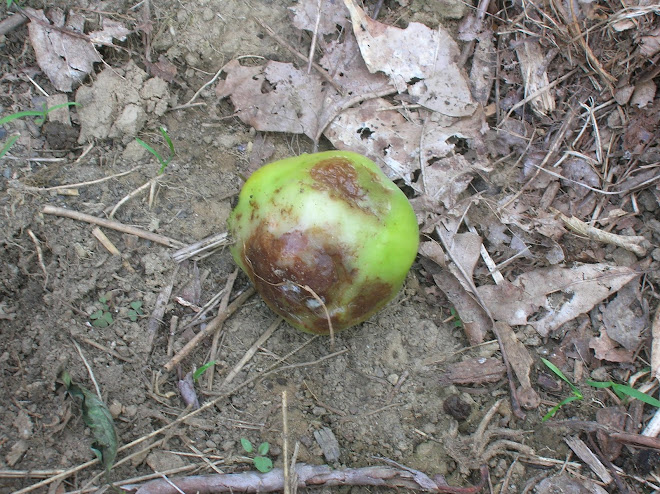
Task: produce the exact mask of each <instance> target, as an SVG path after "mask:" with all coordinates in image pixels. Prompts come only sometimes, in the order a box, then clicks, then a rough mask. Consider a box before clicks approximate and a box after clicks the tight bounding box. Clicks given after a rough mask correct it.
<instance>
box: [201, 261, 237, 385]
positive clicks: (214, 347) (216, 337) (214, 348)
mask: <svg viewBox="0 0 660 494" xmlns="http://www.w3.org/2000/svg"><path fill="white" fill-rule="evenodd" d="M237 276H238V269H235V270H234V272H233V273H231V274H230V275H229V276H228V277H227V283H226V284H225V289H224V292H225V295H224V297H222V300H221V301H220V309H219V312H224V311H225V310H227V306H228V305H229V297H230V296H231V291H232V289H233V288H234V282H235V281H236V277H237ZM221 330H222V324H221V325H220V326H218V329H216V330H215V333H213V341H212V343H211V351H210V357H209V361H210V362H214V361H215V360H216V358H217V353H218V342H219V341H220V334H221ZM206 374H207V375H208V378H207V380H206V387H207V389H208V390H209V391H210V390H211V389H213V376H214V374H215V364H214V363H212V364H211V365H210V366H209V368H208V372H207V373H206Z"/></svg>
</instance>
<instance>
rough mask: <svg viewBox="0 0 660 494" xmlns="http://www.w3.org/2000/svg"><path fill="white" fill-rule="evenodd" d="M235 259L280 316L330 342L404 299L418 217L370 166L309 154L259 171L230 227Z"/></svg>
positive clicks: (344, 155)
mask: <svg viewBox="0 0 660 494" xmlns="http://www.w3.org/2000/svg"><path fill="white" fill-rule="evenodd" d="M228 226H229V232H230V234H231V235H232V236H233V239H234V241H235V243H234V244H233V246H232V247H231V253H232V256H233V257H234V260H235V261H236V263H237V264H238V265H239V266H240V267H241V269H242V270H243V271H244V272H245V273H246V274H247V275H248V277H249V278H250V280H251V281H252V283H254V285H255V287H256V289H257V291H258V292H259V294H260V295H261V296H262V298H263V299H264V300H265V302H266V303H267V304H268V305H269V306H270V308H271V309H272V310H273V311H275V312H276V313H277V314H279V315H281V316H282V317H283V318H284V319H286V320H287V321H288V322H289V323H290V324H291V325H292V326H294V327H296V328H298V329H301V330H302V331H305V332H309V333H315V334H328V333H329V326H328V320H327V316H326V312H325V310H324V307H323V305H325V308H326V309H327V311H328V314H329V316H330V318H331V321H332V326H333V330H334V331H335V332H336V331H340V330H342V329H346V328H348V327H351V326H353V325H355V324H358V323H360V322H362V321H364V320H366V319H367V318H369V317H370V316H371V315H372V314H374V313H375V312H377V311H378V310H379V309H381V308H382V307H383V306H385V304H387V303H388V302H389V301H390V300H392V298H394V297H395V296H396V294H397V293H398V291H399V289H400V288H401V285H402V284H403V282H404V280H405V277H406V275H407V273H408V271H409V270H410V266H411V265H412V263H413V261H414V259H415V256H416V254H417V247H418V243H419V231H418V228H417V219H416V217H415V213H414V211H413V209H412V207H411V206H410V203H409V202H408V199H407V198H406V196H405V195H404V194H403V192H401V190H400V189H399V188H398V187H397V186H396V185H395V184H394V183H393V182H392V181H390V180H389V179H388V178H387V177H386V176H385V174H384V173H383V172H382V171H381V170H380V168H378V166H377V165H376V164H375V163H374V162H373V161H371V160H369V159H368V158H365V157H364V156H361V155H359V154H357V153H352V152H348V151H327V152H323V153H316V154H304V155H302V156H297V157H293V158H287V159H284V160H280V161H276V162H274V163H270V164H268V165H265V166H263V167H262V168H260V169H259V170H257V171H256V172H255V173H254V174H252V176H251V177H250V178H249V179H248V180H247V181H246V182H245V184H244V186H243V189H242V190H241V193H240V195H239V198H238V204H237V206H236V208H234V210H233V211H232V213H231V215H230V217H229V220H228ZM321 302H323V303H321Z"/></svg>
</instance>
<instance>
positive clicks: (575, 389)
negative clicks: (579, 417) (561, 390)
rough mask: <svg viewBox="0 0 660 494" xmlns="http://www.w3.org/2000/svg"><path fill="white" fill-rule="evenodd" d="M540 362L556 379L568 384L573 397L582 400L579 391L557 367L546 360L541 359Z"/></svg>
mask: <svg viewBox="0 0 660 494" xmlns="http://www.w3.org/2000/svg"><path fill="white" fill-rule="evenodd" d="M541 360H542V361H543V363H544V364H545V365H546V366H547V367H548V369H550V370H551V371H552V372H554V373H555V374H556V375H557V377H559V378H560V379H562V380H563V381H564V382H566V384H568V385H569V386H570V387H571V390H572V391H573V394H574V395H575V396H577V397H578V398H579V399H582V398H583V396H582V393H581V392H580V390H579V389H577V388H576V387H575V386H574V385H573V383H572V382H571V381H569V380H568V378H567V377H566V376H565V375H564V373H563V372H562V371H561V370H559V367H557V366H556V365H555V364H553V363H552V362H550V361H549V360H547V359H544V358H541Z"/></svg>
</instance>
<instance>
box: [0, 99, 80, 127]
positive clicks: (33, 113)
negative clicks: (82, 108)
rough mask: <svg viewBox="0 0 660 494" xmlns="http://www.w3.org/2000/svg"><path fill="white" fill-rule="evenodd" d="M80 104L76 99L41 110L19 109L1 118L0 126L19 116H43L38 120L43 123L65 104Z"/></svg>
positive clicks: (39, 123)
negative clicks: (51, 113)
mask: <svg viewBox="0 0 660 494" xmlns="http://www.w3.org/2000/svg"><path fill="white" fill-rule="evenodd" d="M74 105H76V106H78V105H80V103H76V102H75V101H69V102H68V103H62V104H60V105H55V106H51V107H50V108H46V109H45V110H42V111H39V110H27V111H19V112H16V113H12V114H11V115H7V116H6V117H3V118H0V126H2V125H4V124H6V123H9V122H11V121H12V120H16V119H18V118H23V117H41V118H40V119H39V120H37V123H38V125H41V124H43V123H44V122H45V121H46V116H47V115H48V114H49V113H50V112H52V111H54V110H59V109H60V108H64V107H65V106H74Z"/></svg>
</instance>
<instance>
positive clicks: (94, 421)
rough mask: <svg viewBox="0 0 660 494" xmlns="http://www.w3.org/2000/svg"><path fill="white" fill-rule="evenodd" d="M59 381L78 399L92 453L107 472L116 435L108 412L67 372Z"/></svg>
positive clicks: (115, 442) (100, 401)
mask: <svg viewBox="0 0 660 494" xmlns="http://www.w3.org/2000/svg"><path fill="white" fill-rule="evenodd" d="M60 379H61V380H62V382H63V383H64V385H65V386H66V389H67V391H68V392H69V394H70V395H71V396H73V397H75V398H80V400H81V403H82V416H83V422H85V425H86V426H87V427H89V429H90V430H91V431H92V435H93V436H94V442H93V443H92V451H93V452H94V454H95V455H96V457H97V458H98V459H99V460H100V461H101V463H102V464H103V466H104V467H105V470H106V472H109V471H110V468H111V467H112V465H113V463H114V462H115V457H116V456H117V433H116V432H115V424H114V422H113V420H112V414H111V413H110V410H108V407H106V406H105V403H103V401H102V400H101V399H100V398H99V397H98V396H96V394H94V393H92V392H90V391H89V390H87V389H86V388H84V387H83V386H80V385H78V384H76V383H74V382H73V381H72V379H71V376H70V375H69V373H68V372H67V371H64V372H63V373H62V375H61V376H60Z"/></svg>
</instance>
